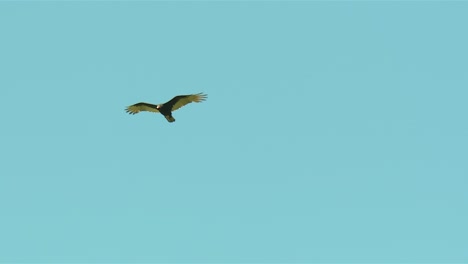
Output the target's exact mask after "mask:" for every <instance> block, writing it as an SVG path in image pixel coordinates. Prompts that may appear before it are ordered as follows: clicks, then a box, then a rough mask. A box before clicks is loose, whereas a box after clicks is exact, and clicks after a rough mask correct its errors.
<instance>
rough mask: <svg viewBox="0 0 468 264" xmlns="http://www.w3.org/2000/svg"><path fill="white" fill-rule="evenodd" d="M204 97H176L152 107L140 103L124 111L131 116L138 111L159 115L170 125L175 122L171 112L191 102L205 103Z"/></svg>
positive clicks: (194, 95)
mask: <svg viewBox="0 0 468 264" xmlns="http://www.w3.org/2000/svg"><path fill="white" fill-rule="evenodd" d="M206 97H207V95H206V94H203V93H199V94H190V95H178V96H176V97H174V98H172V99H171V100H170V101H168V102H166V103H164V104H158V105H154V104H148V103H143V102H141V103H137V104H134V105H131V106H129V107H127V108H126V109H125V111H126V112H127V113H129V114H132V115H134V114H138V113H139V112H140V111H148V112H154V113H161V114H162V115H163V116H164V117H165V118H166V119H167V121H169V122H170V123H172V122H174V121H175V118H174V117H172V111H175V110H177V109H179V108H181V107H182V106H184V105H186V104H190V103H191V102H195V103H200V102H202V101H205V99H206Z"/></svg>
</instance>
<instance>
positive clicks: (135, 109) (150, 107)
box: [125, 103, 159, 115]
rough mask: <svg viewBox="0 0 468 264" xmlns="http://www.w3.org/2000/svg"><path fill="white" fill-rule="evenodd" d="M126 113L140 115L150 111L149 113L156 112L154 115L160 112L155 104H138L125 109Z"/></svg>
mask: <svg viewBox="0 0 468 264" xmlns="http://www.w3.org/2000/svg"><path fill="white" fill-rule="evenodd" d="M125 111H126V112H127V113H129V114H132V115H134V114H138V113H139V112H141V111H148V112H154V113H159V110H158V108H157V105H154V104H148V103H138V104H134V105H131V106H129V107H127V108H126V109H125Z"/></svg>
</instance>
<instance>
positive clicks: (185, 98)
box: [164, 93, 207, 111]
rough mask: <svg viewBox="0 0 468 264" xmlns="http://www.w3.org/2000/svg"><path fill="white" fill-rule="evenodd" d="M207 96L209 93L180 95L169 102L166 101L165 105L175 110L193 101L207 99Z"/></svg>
mask: <svg viewBox="0 0 468 264" xmlns="http://www.w3.org/2000/svg"><path fill="white" fill-rule="evenodd" d="M206 98H207V95H206V94H203V93H199V94H190V95H178V96H176V97H174V98H172V99H171V100H170V101H169V102H167V103H165V104H164V105H166V106H168V107H170V109H171V111H175V110H177V109H179V108H181V107H182V106H184V105H186V104H190V103H191V102H195V103H200V102H202V101H205V100H206Z"/></svg>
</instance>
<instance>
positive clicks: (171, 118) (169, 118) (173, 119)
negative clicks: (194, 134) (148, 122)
mask: <svg viewBox="0 0 468 264" xmlns="http://www.w3.org/2000/svg"><path fill="white" fill-rule="evenodd" d="M164 117H165V118H166V119H167V121H168V122H169V123H172V122H174V121H175V118H174V117H173V116H172V115H167V116H164Z"/></svg>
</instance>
